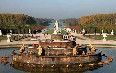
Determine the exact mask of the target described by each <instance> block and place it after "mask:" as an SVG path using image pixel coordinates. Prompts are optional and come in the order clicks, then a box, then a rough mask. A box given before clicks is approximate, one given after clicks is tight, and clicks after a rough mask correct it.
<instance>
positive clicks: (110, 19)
mask: <svg viewBox="0 0 116 73" xmlns="http://www.w3.org/2000/svg"><path fill="white" fill-rule="evenodd" d="M62 22H63V23H65V24H67V25H68V26H72V25H78V26H80V27H81V29H85V30H86V31H87V32H88V33H94V32H95V33H97V32H101V30H104V31H105V32H106V33H110V32H111V31H112V30H114V32H115V31H116V14H96V15H90V16H84V17H81V18H78V19H72V18H71V19H63V20H62Z"/></svg>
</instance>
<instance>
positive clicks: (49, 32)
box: [43, 29, 67, 34]
mask: <svg viewBox="0 0 116 73" xmlns="http://www.w3.org/2000/svg"><path fill="white" fill-rule="evenodd" d="M47 33H48V34H53V33H54V29H50V30H48V31H46V32H44V33H43V34H47ZM61 34H67V32H66V31H64V30H61Z"/></svg>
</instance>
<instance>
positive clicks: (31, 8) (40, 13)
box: [0, 0, 116, 19]
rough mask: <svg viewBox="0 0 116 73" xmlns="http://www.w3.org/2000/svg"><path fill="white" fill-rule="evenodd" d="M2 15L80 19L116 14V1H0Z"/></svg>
mask: <svg viewBox="0 0 116 73" xmlns="http://www.w3.org/2000/svg"><path fill="white" fill-rule="evenodd" d="M0 13H20V14H27V15H30V16H33V17H37V18H55V19H60V18H79V17H82V16H85V15H91V14H103V13H107V14H108V13H116V0H0Z"/></svg>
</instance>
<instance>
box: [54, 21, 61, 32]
mask: <svg viewBox="0 0 116 73" xmlns="http://www.w3.org/2000/svg"><path fill="white" fill-rule="evenodd" d="M59 32H60V29H59V24H58V21H57V20H56V22H55V24H54V33H53V34H58V33H59Z"/></svg>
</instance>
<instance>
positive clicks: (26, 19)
mask: <svg viewBox="0 0 116 73" xmlns="http://www.w3.org/2000/svg"><path fill="white" fill-rule="evenodd" d="M49 22H50V19H41V18H40V19H38V18H34V17H31V16H28V15H24V14H0V29H1V30H2V32H3V33H8V32H10V30H13V33H28V30H29V28H30V27H31V26H33V25H47V24H48V23H49Z"/></svg>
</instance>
